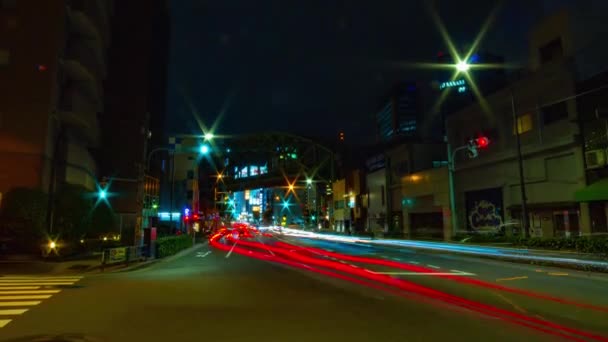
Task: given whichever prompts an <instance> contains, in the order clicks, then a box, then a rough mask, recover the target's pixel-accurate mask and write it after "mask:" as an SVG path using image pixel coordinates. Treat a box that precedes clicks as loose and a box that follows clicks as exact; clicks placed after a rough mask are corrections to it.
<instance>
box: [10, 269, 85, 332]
mask: <svg viewBox="0 0 608 342" xmlns="http://www.w3.org/2000/svg"><path fill="white" fill-rule="evenodd" d="M81 279H82V276H0V328H3V327H5V326H6V325H7V324H9V323H10V322H11V321H13V320H14V319H15V318H17V317H18V316H20V315H23V314H24V313H26V312H28V311H29V310H30V309H32V308H34V307H35V306H36V305H39V304H40V303H42V301H43V300H45V299H49V298H51V297H52V296H54V295H56V294H58V293H60V292H61V290H62V289H61V288H60V287H61V286H70V285H74V284H76V283H77V282H78V281H80V280H81Z"/></svg>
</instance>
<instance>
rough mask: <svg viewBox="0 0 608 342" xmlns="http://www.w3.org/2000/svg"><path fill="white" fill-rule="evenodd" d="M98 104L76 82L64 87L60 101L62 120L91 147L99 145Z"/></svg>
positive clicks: (60, 116)
mask: <svg viewBox="0 0 608 342" xmlns="http://www.w3.org/2000/svg"><path fill="white" fill-rule="evenodd" d="M96 107H97V106H96V104H95V103H94V102H93V101H92V100H91V99H90V98H89V97H88V96H87V95H86V94H84V93H83V92H82V91H81V88H80V87H79V86H78V85H77V84H75V83H68V84H67V85H66V86H65V87H64V88H63V89H62V94H61V99H60V103H59V118H60V120H61V121H62V122H63V123H64V124H66V125H67V126H69V127H71V128H72V129H71V130H70V132H71V133H72V134H73V135H75V136H77V137H78V138H79V140H82V141H86V142H87V144H88V145H89V146H91V147H96V146H99V143H100V139H101V138H100V128H99V122H98V120H97V110H96Z"/></svg>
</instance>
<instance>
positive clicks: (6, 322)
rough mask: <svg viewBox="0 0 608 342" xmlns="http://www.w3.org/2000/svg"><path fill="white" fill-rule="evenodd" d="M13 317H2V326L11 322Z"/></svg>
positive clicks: (0, 326) (0, 323)
mask: <svg viewBox="0 0 608 342" xmlns="http://www.w3.org/2000/svg"><path fill="white" fill-rule="evenodd" d="M11 321H12V319H0V328H3V327H4V326H5V325H7V324H9V323H10V322H11Z"/></svg>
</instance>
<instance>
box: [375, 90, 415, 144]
mask: <svg viewBox="0 0 608 342" xmlns="http://www.w3.org/2000/svg"><path fill="white" fill-rule="evenodd" d="M423 117H424V104H423V102H422V96H421V91H420V88H419V86H418V85H417V84H416V83H415V82H404V83H400V84H397V85H395V86H394V87H392V88H391V90H390V91H389V93H388V95H387V96H386V97H385V98H384V99H383V106H382V109H380V110H379V111H378V112H377V113H376V117H375V119H376V128H377V137H378V140H379V141H388V140H391V139H393V138H396V137H408V138H413V139H414V138H418V137H420V133H421V132H420V124H421V121H422V119H423Z"/></svg>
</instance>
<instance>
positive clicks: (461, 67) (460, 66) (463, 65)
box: [456, 61, 471, 72]
mask: <svg viewBox="0 0 608 342" xmlns="http://www.w3.org/2000/svg"><path fill="white" fill-rule="evenodd" d="M470 68H471V65H470V64H469V63H467V62H466V61H460V62H458V63H456V70H458V71H460V72H467V71H469V69H470Z"/></svg>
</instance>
